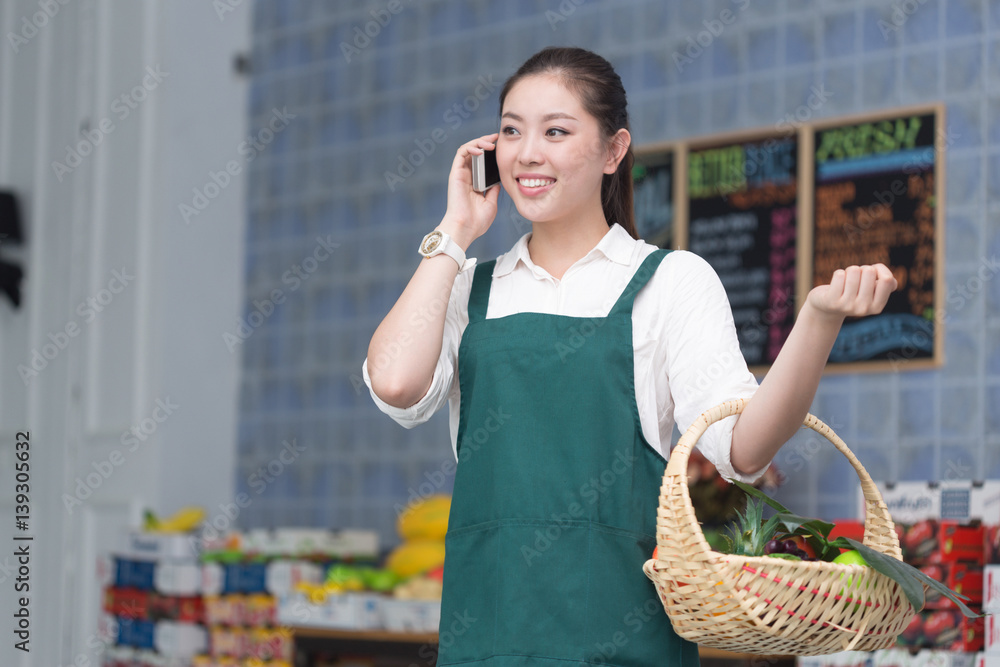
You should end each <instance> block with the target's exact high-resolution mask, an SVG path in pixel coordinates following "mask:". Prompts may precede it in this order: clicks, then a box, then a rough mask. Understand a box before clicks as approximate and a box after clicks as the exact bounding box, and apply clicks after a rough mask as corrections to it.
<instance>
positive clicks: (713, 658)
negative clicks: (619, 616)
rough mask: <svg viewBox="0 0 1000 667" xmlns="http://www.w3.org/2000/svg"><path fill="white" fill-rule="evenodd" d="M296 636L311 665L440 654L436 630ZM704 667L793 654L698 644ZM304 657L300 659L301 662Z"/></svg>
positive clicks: (314, 631)
mask: <svg viewBox="0 0 1000 667" xmlns="http://www.w3.org/2000/svg"><path fill="white" fill-rule="evenodd" d="M289 630H291V632H292V634H293V636H294V640H295V650H296V656H297V662H296V664H302V665H312V664H313V656H315V655H316V654H317V653H334V654H335V653H344V654H351V655H358V654H365V655H372V656H380V657H393V658H405V659H408V660H412V661H414V662H415V663H416V664H418V665H423V664H426V665H432V664H433V663H434V660H433V658H434V657H436V654H437V640H438V635H437V633H436V632H427V633H403V632H389V631H387V630H331V629H326V628H315V627H306V626H296V627H291V628H289ZM698 655H699V656H700V658H701V664H702V667H711V666H712V665H719V664H725V665H729V666H731V665H733V664H734V663H739V664H741V665H747V666H748V667H763V666H766V667H791V666H792V665H794V664H795V657H794V656H782V655H773V656H770V655H753V654H750V653H730V652H728V651H721V650H719V649H714V648H706V647H699V649H698ZM300 661H301V662H300Z"/></svg>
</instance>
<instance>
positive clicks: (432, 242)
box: [420, 232, 442, 255]
mask: <svg viewBox="0 0 1000 667" xmlns="http://www.w3.org/2000/svg"><path fill="white" fill-rule="evenodd" d="M441 237H442V235H441V232H431V233H430V234H428V235H427V236H425V237H424V242H423V243H421V244H420V252H421V253H422V254H424V255H427V254H430V253H432V252H434V251H435V250H437V247H438V246H439V245H441Z"/></svg>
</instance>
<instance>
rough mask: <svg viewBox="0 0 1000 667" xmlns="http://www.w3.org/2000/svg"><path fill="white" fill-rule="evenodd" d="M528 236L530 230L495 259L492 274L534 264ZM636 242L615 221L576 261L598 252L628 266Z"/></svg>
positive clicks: (589, 257) (497, 274)
mask: <svg viewBox="0 0 1000 667" xmlns="http://www.w3.org/2000/svg"><path fill="white" fill-rule="evenodd" d="M530 238H531V232H528V233H527V234H525V235H524V236H522V237H521V238H520V239H518V240H517V243H515V244H514V247H513V248H511V249H510V252H507V253H504V254H503V255H502V256H500V257H499V258H498V259H497V263H496V267H495V268H494V271H493V275H494V276H496V277H499V276H505V275H507V274H508V273H510V272H511V271H513V270H514V268H515V267H516V266H517V264H518V262H524V265H525V266H526V267H528V268H529V269H531V268H533V267H534V266H535V263H534V262H532V261H531V255H530V254H529V253H528V240H529V239H530ZM636 243H637V241H636V240H635V239H633V238H632V237H631V236H630V235H629V233H628V232H626V231H625V228H624V227H622V226H621V225H619V224H618V223H617V222H616V223H614V224H613V225H612V226H611V228H610V229H609V230H608V233H607V234H605V235H604V237H603V238H601V240H600V242H599V243H598V244H597V245H596V246H594V249H593V250H591V251H590V252H588V253H587V254H586V255H584V256H583V258H582V259H580V260H579V262H578V263H580V262H589V261H593V259H594V256H595V255H596V254H597V253H600V254H602V255H604V256H605V257H607V258H608V259H610V260H611V261H613V262H617V263H618V264H623V265H625V266H629V265H630V264H631V263H632V254H633V253H634V252H635V244H636Z"/></svg>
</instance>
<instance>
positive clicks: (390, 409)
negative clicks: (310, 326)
mask: <svg viewBox="0 0 1000 667" xmlns="http://www.w3.org/2000/svg"><path fill="white" fill-rule="evenodd" d="M474 273H475V272H474V271H463V272H461V273H459V274H458V276H457V277H456V278H455V283H454V285H452V288H451V296H450V297H449V299H448V312H447V313H446V314H445V320H444V334H443V337H442V340H441V355H440V356H439V357H438V360H437V364H436V365H435V367H434V377H433V379H432V380H431V386H430V388H429V389H428V390H427V393H426V394H424V396H423V397H422V398H421V399H420V400H419V401H417V402H416V403H414V404H413V405H411V406H410V407H408V408H398V407H395V406H392V405H389V404H388V403H386V402H385V401H383V400H382V399H381V398H379V397H378V395H376V394H375V392H374V391H372V381H371V377H370V376H369V374H368V365H369V359H367V358H366V359H365V360H364V363H363V364H362V365H361V374H362V377H363V378H364V381H365V384H366V385H367V386H368V392H369V393H370V394H371V397H372V400H373V401H375V405H376V406H378V409H379V410H381V411H382V412H384V413H385V414H387V415H389V416H390V417H391V418H392V419H393V421H395V422H396V423H397V424H399V425H400V426H402V427H404V428H413V427H414V426H417V425H418V424H423V423H424V422H426V421H427V420H428V419H430V418H431V417H432V416H434V413H435V412H437V411H438V410H440V409H441V408H442V407H444V406H445V405H446V404H447V403H448V399H449V398H450V397H452V396H453V395H457V392H458V376H457V374H456V372H455V370H456V369H457V368H458V346H459V343H461V341H462V334H463V333H464V332H465V326H466V325H467V324H468V323H469V310H468V309H469V292H470V291H471V290H472V276H473V275H474ZM412 325H413V332H414V333H416V334H419V333H420V332H421V331H423V329H424V328H426V326H427V323H426V321H424V320H421V319H420V318H416V319H414V320H413V321H412ZM401 347H402V351H401V354H406V349H405V346H401ZM372 361H373V362H374V363H378V360H377V359H375V360H372Z"/></svg>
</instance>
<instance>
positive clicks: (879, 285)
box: [872, 264, 899, 313]
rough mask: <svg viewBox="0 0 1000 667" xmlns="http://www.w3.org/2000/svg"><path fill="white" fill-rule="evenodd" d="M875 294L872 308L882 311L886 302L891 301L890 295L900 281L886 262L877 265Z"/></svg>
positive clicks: (877, 311) (875, 310)
mask: <svg viewBox="0 0 1000 667" xmlns="http://www.w3.org/2000/svg"><path fill="white" fill-rule="evenodd" d="M874 268H875V274H876V281H875V295H874V297H873V299H872V310H873V311H874V312H876V313H879V312H882V309H883V308H885V304H886V303H888V302H889V295H890V294H892V293H893V292H895V291H896V288H898V287H899V283H898V281H897V280H896V277H895V276H894V275H892V271H890V270H889V268H888V267H887V266H886V265H885V264H876V265H875V267H874Z"/></svg>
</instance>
